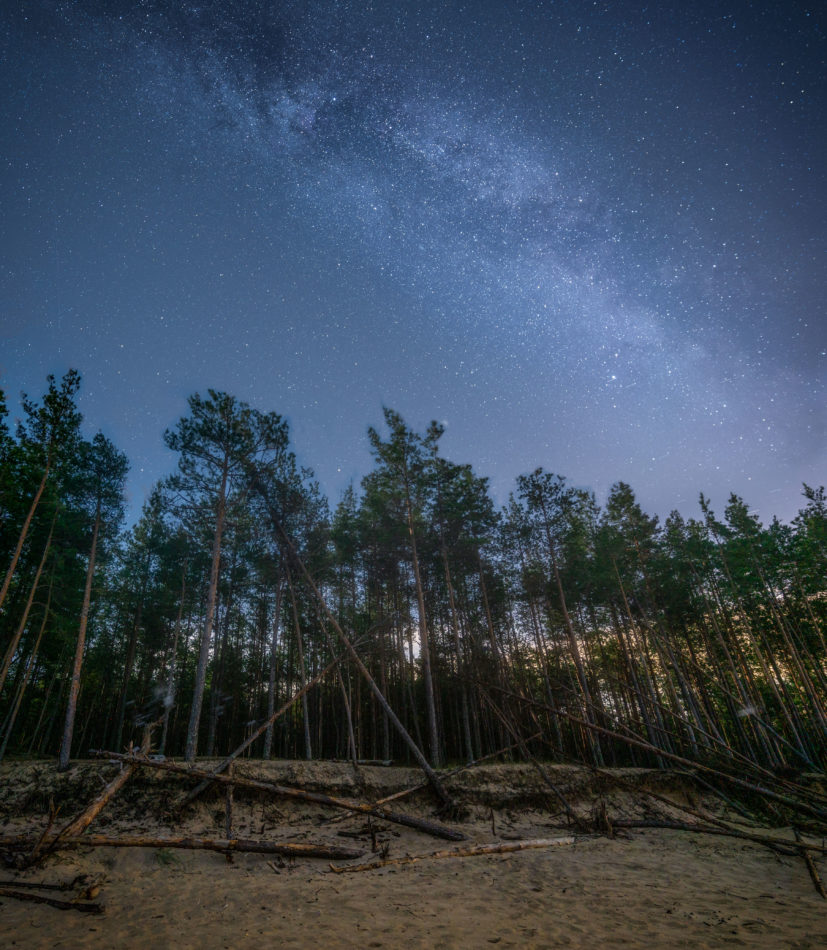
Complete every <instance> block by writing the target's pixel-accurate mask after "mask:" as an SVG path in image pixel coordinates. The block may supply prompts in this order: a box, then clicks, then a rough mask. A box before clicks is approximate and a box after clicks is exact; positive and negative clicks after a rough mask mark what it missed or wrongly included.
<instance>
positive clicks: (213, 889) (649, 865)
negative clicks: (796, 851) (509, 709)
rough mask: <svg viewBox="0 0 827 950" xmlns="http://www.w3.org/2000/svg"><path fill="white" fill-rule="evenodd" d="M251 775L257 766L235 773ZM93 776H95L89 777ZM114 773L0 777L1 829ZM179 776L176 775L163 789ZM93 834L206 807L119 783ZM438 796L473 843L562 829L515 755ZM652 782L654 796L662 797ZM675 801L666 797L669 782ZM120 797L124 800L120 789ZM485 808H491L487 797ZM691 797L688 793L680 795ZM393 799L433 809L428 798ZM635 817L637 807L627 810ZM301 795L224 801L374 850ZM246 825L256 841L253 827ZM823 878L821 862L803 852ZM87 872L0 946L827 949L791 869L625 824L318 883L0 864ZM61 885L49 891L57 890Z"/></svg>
mask: <svg viewBox="0 0 827 950" xmlns="http://www.w3.org/2000/svg"><path fill="white" fill-rule="evenodd" d="M247 768H248V769H250V770H251V771H253V770H254V771H256V772H257V773H259V774H260V773H261V771H262V764H261V763H258V764H256V765H255V766H254V765H253V764H252V763H250V764H248V766H247ZM264 768H266V769H269V770H270V771H269V773H268V776H267V777H268V778H270V779H271V780H277V781H287V780H292V781H293V782H295V783H301V784H302V785H304V786H305V787H311V788H317V789H321V788H325V789H327V790H330V791H332V792H333V793H334V794H343V793H347V791H348V787H349V786H350V793H351V794H352V795H353V796H354V797H357V794H356V793H357V791H358V793H359V795H358V797H361V798H364V797H371V798H376V797H380V796H381V795H382V794H383V793H387V792H388V791H389V790H393V789H394V788H397V787H400V788H401V787H405V786H406V785H411V784H415V782H416V781H417V780H418V775H417V773H416V772H414V771H411V770H405V769H370V770H361V772H362V774H361V776H360V777H359V779H354V778H353V776H352V774H351V772H350V771H349V770H348V768H347V767H346V766H342V765H333V764H327V763H319V764H318V765H317V766H316V767H315V768H311V767H310V766H307V765H303V764H300V763H280V764H276V763H268V764H267V766H265V767H264ZM105 769H108V770H109V771H102V770H105ZM113 769H114V767H113V766H101V765H85V766H79V767H78V768H77V769H74V770H73V772H72V773H70V775H69V778H66V779H64V778H63V777H60V778H58V777H57V776H56V775H55V774H54V772H53V767H52V766H51V765H41V766H38V767H37V768H36V769H35V771H34V775H32V767H31V766H25V767H24V766H11V767H4V768H3V770H2V771H0V822H2V825H3V826H2V828H0V831H2V833H4V834H11V833H20V832H21V831H32V830H35V829H39V828H41V827H42V826H43V818H42V813H40V814H39V815H38V809H39V808H40V807H41V806H42V799H43V798H44V797H45V796H49V795H54V794H55V792H56V791H58V792H59V791H61V790H62V791H63V792H64V799H65V800H66V803H67V808H66V812H65V814H66V816H67V817H68V816H70V815H73V814H75V813H76V812H77V811H79V810H80V808H81V807H82V805H83V803H84V802H85V801H88V800H90V798H91V797H92V795H91V794H89V792H94V791H96V790H97V789H99V788H100V787H102V785H103V784H104V780H107V779H108V778H109V777H111V775H112V774H114V773H113ZM558 779H559V781H560V787H561V788H562V789H564V790H565V792H566V794H567V797H569V799H570V800H571V801H576V803H577V806H578V808H579V810H581V811H582V812H583V813H586V812H587V810H588V808H590V807H592V805H593V799H594V796H595V795H598V794H600V793H601V791H600V790H595V789H594V788H590V787H589V781H590V780H589V779H588V777H586V776H584V775H583V774H582V773H579V772H578V770H573V769H572V770H568V771H566V770H562V771H560V772H558V773H557V774H556V776H555V780H558ZM176 781H177V784H176ZM133 783H134V784H131V785H129V786H127V788H125V789H124V790H123V792H122V793H121V795H120V796H119V800H118V801H115V802H113V803H112V805H111V806H110V807H109V808H108V809H107V811H106V812H104V813H103V814H102V815H101V816H100V817H99V818H98V819H97V820H96V822H95V824H94V825H93V826H92V828H91V829H90V831H93V832H100V833H106V834H112V835H115V834H126V833H131V834H135V833H145V834H147V833H149V834H157V835H173V834H199V835H203V836H209V837H215V838H219V837H223V825H224V812H223V808H224V805H223V799H222V798H220V797H218V796H213V797H212V798H211V799H209V800H207V801H205V802H203V803H200V804H199V805H197V806H195V807H194V808H193V809H192V810H191V811H190V812H189V813H188V817H187V818H186V820H185V821H183V822H182V823H179V824H177V825H175V826H172V825H170V824H169V815H168V806H169V804H170V802H171V801H172V800H173V799H174V797H175V796H176V795H177V794H179V793H180V789H181V788H183V787H187V786H185V785H182V784H181V782H180V780H170V779H158V780H156V779H151V780H148V779H135V780H133ZM452 790H453V791H454V792H455V793H456V794H457V796H458V797H459V798H460V799H461V800H462V801H463V802H464V804H465V815H464V817H463V819H462V820H461V821H458V822H455V823H453V827H456V828H460V829H461V830H462V831H464V832H465V833H466V834H467V835H468V837H469V839H470V840H469V842H468V843H470V844H475V843H494V842H504V841H505V842H514V841H517V840H522V839H529V838H554V837H559V836H561V835H565V834H566V833H567V832H566V829H565V826H564V824H563V823H562V822H561V819H560V818H559V816H558V817H555V816H554V815H553V814H551V812H550V810H549V809H548V808H542V807H538V801H537V799H539V802H540V804H542V796H543V794H544V793H543V792H542V791H541V789H540V788H538V783H537V781H536V777H535V776H533V775H532V773H531V772H530V770H526V769H525V768H524V767H521V766H511V767H505V766H495V767H491V768H489V769H478V770H476V772H475V773H473V774H471V775H468V776H466V777H465V778H464V779H463V781H462V782H461V783H455V784H454V785H453V786H452ZM661 791H663V789H661ZM602 794H604V795H605V800H606V803H607V807H608V808H609V811H610V813H615V814H618V813H621V812H622V813H623V814H624V815H627V816H634V815H635V814H637V815H640V814H642V811H641V808H644V809H645V806H641V805H640V803H639V802H638V801H637V800H636V799H635V800H633V799H632V798H630V797H628V796H620V795H617V794H608V793H606V790H605V789H604V790H602ZM674 794H675V798H676V800H680V799H681V797H682V795H683V792H681V791H680V790H676V791H675V793H674ZM121 796H122V797H121ZM493 804H496V805H497V807H492V805H493ZM695 804H697V802H695ZM394 807H397V808H398V810H408V811H410V812H411V813H412V814H414V813H415V814H419V815H421V816H424V817H433V810H432V808H431V806H430V803H429V799H428V796H427V795H420V796H418V797H417V798H415V799H413V800H406V804H405V805H404V806H403V805H402V804H399V805H395V806H394ZM636 809H637V811H636ZM334 814H335V813H334V812H331V811H330V810H328V809H322V808H321V807H319V806H315V805H302V804H299V805H296V804H293V803H289V802H287V803H286V802H285V801H284V800H283V799H278V800H273V799H269V800H268V799H265V798H263V797H259V798H255V797H253V798H245V797H244V796H243V795H242V794H241V793H240V792H239V793H237V799H236V805H235V830H236V833H237V834H238V835H239V836H241V837H259V836H262V837H265V838H267V839H269V840H283V841H305V842H307V841H313V842H321V843H326V844H329V845H338V846H346V847H360V848H363V849H364V850H365V856H364V857H363V858H362V859H359V860H357V861H352V862H345V863H351V864H355V863H362V862H364V861H368V860H373V859H375V855H373V854H372V853H371V845H372V842H371V835H370V832H369V829H368V828H367V826H366V822H365V819H364V817H363V816H352V817H348V818H347V819H346V820H344V821H335V822H331V820H330V819H331V817H332V816H333V815H334ZM262 832H263V833H262ZM374 832H376V836H377V839H378V840H377V846H378V847H382V846H384V845H387V848H388V856H389V857H390V858H399V857H403V856H405V855H413V854H417V855H423V854H426V853H428V852H432V851H437V850H446V849H452V848H456V847H461V846H462V845H455V844H452V843H449V842H445V841H438V840H436V839H434V838H431V837H428V836H426V835H423V834H421V833H419V832H417V831H414V830H410V829H406V828H403V827H401V826H397V825H390V824H387V823H384V822H380V823H374ZM818 863H819V866H820V869H821V873H822V876H823V877H825V878H827V862H825V861H824V860H823V859H821V860H819V862H818ZM81 875H83V876H85V880H86V881H87V882H89V881H94V882H96V883H99V884H100V886H101V891H100V894H99V896H98V898H97V899H98V900H99V901H100V902H101V903H103V904H104V906H105V913H104V914H103V915H101V916H95V917H92V916H87V915H85V914H80V913H77V912H74V911H60V910H57V909H53V908H50V907H47V906H41V905H37V904H30V903H23V902H18V901H16V900H11V899H2V905H1V906H0V946H3V947H21V948H23V947H25V948H34V947H44V948H46V947H48V948H58V947H62V948H87V947H90V948H91V947H107V948H109V947H111V948H119V947H129V948H152V950H160V948H165V947H171V946H175V947H180V948H189V947H192V948H212V947H228V948H236V947H268V948H273V947H285V948H287V947H313V948H319V950H321V948H327V947H360V948H362V947H386V948H396V947H406V948H407V947H429V948H439V947H485V946H489V945H492V946H498V947H538V948H539V947H573V948H589V950H596V948H601V947H620V946H623V947H630V948H635V947H640V948H644V947H645V948H652V947H724V946H741V947H760V948H768V950H769V948H772V950H779V948H785V950H786V948H790V950H793V948H805V947H806V948H810V947H812V948H820V947H827V901H824V900H823V899H821V898H820V897H819V896H818V894H817V893H816V892H815V890H814V888H813V884H812V882H811V880H810V877H809V875H808V873H807V870H806V867H805V865H804V862H803V860H801V859H799V858H796V857H784V856H779V855H776V854H775V853H773V852H771V851H769V850H768V849H766V848H763V847H761V846H759V845H753V844H750V843H746V842H741V841H737V840H732V839H727V838H719V837H709V836H706V835H700V834H694V833H690V832H673V831H660V830H658V831H653V830H646V831H634V832H629V833H628V834H624V835H622V836H619V837H617V838H615V839H609V838H605V837H585V838H582V839H579V840H577V841H576V843H575V844H574V845H569V846H563V847H555V848H550V849H546V850H529V851H521V852H517V853H513V854H503V855H493V856H485V857H480V856H475V857H464V858H459V857H457V858H449V859H440V860H433V859H426V860H421V861H417V862H416V863H411V864H404V865H398V866H388V867H384V868H381V869H379V870H371V871H365V872H362V873H346V874H335V873H333V872H332V871H331V870H330V866H329V862H327V861H323V860H311V859H302V860H287V859H280V858H275V859H274V858H272V857H270V856H266V855H257V854H237V855H235V856H234V859H233V861H232V863H228V861H227V859H226V858H225V857H224V856H223V855H221V854H216V853H210V852H190V851H181V850H175V851H174V850H172V849H103V848H100V849H95V850H88V851H67V852H62V853H60V854H57V855H53V856H51V857H50V858H48V859H47V861H46V862H45V864H44V865H43V866H42V867H40V868H37V869H33V870H32V869H30V870H28V871H24V872H21V873H17V874H16V873H15V872H14V871H12V870H6V871H4V872H0V876H2V877H3V878H4V879H5V880H6V881H12V880H16V881H40V882H43V881H49V882H53V883H57V882H71V881H72V880H74V879H76V878H77V877H79V876H81ZM71 894H72V892H71V891H69V892H67V893H66V894H59V895H57V896H60V897H71Z"/></svg>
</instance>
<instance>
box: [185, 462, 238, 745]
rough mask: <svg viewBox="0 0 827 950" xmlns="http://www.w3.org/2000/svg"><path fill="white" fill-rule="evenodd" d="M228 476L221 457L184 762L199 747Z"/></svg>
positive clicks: (225, 465) (226, 466)
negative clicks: (204, 606) (205, 598)
mask: <svg viewBox="0 0 827 950" xmlns="http://www.w3.org/2000/svg"><path fill="white" fill-rule="evenodd" d="M228 478H229V460H228V459H226V458H225V459H224V469H223V471H222V473H221V488H220V489H219V493H218V508H217V510H216V518H215V535H214V537H213V548H212V564H211V566H210V588H209V593H208V594H207V615H206V617H205V619H204V629H203V631H202V633H201V648H200V650H199V653H198V666H197V667H196V670H195V688H194V690H193V697H192V709H191V710H190V721H189V725H188V727H187V747H186V752H185V758H186V760H187V762H190V763H192V762H194V761H195V753H196V751H197V750H198V725H199V723H200V722H201V706H202V704H203V702H204V686H205V684H206V682H207V661H208V659H209V655H210V638H211V637H212V627H213V618H214V616H215V596H216V592H217V590H218V572H219V567H220V564H221V535H222V532H223V531H224V514H225V508H226V504H227V499H226V494H227V480H228Z"/></svg>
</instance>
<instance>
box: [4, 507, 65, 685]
mask: <svg viewBox="0 0 827 950" xmlns="http://www.w3.org/2000/svg"><path fill="white" fill-rule="evenodd" d="M56 520H57V511H55V514H54V517H53V518H52V526H51V528H49V537H48V538H46V544H45V546H44V548H43V556H42V557H41V558H40V563H39V564H38V565H37V572H36V573H35V575H34V580H33V581H32V587H31V590H30V591H29V598H28V600H27V601H26V606H25V607H24V608H23V616H22V617H21V618H20V623H19V624H18V625H17V629H16V630H15V632H14V636H13V637H12V640H11V643H10V644H9V646H8V649H7V650H6V655H5V657H4V658H3V668H2V670H0V693H2V691H3V686H4V684H5V682H6V677H7V676H8V673H9V667H10V666H11V662H12V660H13V659H14V654H15V651H16V650H17V646H18V644H19V643H20V638H21V637H22V636H23V631H24V630H25V629H26V624H27V623H28V620H29V611H30V610H31V609H32V604H33V603H34V598H35V594H36V593H37V587H38V584H39V583H40V576H41V574H42V573H43V567H44V566H45V564H46V559H47V558H48V556H49V551H50V550H51V547H52V532H53V531H54V529H55V521H56ZM49 591H50V593H51V587H50V588H49Z"/></svg>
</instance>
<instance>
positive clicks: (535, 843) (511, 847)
mask: <svg viewBox="0 0 827 950" xmlns="http://www.w3.org/2000/svg"><path fill="white" fill-rule="evenodd" d="M577 840H578V839H577V838H575V837H574V836H573V835H567V836H566V837H565V838H531V839H529V840H526V841H509V842H505V843H502V844H480V845H474V846H473V847H470V848H451V849H450V850H448V851H431V852H429V853H428V854H412V855H408V856H407V857H404V858H385V859H383V860H382V861H371V862H370V864H352V865H348V866H347V867H333V866H332V865H331V868H330V870H331V871H334V872H335V873H336V874H346V873H348V872H350V871H375V870H377V869H378V868H386V867H389V866H390V865H398V864H413V862H414V861H427V860H429V859H436V858H470V857H476V856H477V855H483V854H511V853H512V852H514V851H528V850H530V849H532V848H559V847H563V846H564V845H572V844H574V843H575V842H576V841H577Z"/></svg>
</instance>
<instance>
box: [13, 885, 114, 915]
mask: <svg viewBox="0 0 827 950" xmlns="http://www.w3.org/2000/svg"><path fill="white" fill-rule="evenodd" d="M0 897H13V898H14V899H15V900H18V901H32V902H33V903H35V904H48V905H49V906H50V907H56V908H57V909H58V910H79V911H81V913H86V914H102V913H103V907H102V906H101V905H100V904H94V903H90V902H87V901H62V900H58V898H56V897H46V896H45V894H33V893H32V892H31V891H18V890H15V889H14V888H13V887H0Z"/></svg>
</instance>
